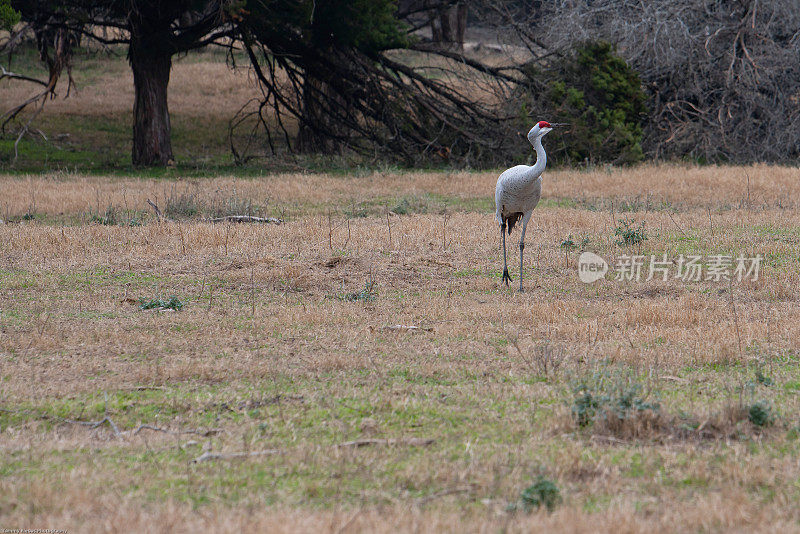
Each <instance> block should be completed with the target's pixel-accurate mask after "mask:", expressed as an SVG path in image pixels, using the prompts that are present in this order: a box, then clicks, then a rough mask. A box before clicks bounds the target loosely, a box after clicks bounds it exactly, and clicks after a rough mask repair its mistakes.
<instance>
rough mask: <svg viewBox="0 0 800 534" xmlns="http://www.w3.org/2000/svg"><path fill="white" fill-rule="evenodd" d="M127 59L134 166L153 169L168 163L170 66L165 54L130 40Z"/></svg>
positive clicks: (168, 58) (167, 56) (152, 47)
mask: <svg viewBox="0 0 800 534" xmlns="http://www.w3.org/2000/svg"><path fill="white" fill-rule="evenodd" d="M129 59H130V62H131V69H132V70H133V86H134V102H133V151H132V153H131V160H132V162H133V164H134V165H144V166H154V165H167V164H170V163H172V142H171V140H170V130H171V128H170V122H169V109H168V108H167V86H168V85H169V73H170V68H171V67H172V56H170V55H169V52H164V51H163V49H162V50H158V47H154V46H142V44H141V43H140V42H139V39H137V38H136V37H135V36H132V38H131V45H130V52H129Z"/></svg>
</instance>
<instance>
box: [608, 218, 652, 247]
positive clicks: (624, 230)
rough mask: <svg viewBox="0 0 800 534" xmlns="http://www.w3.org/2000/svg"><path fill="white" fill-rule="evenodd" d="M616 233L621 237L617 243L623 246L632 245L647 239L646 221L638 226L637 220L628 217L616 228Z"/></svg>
mask: <svg viewBox="0 0 800 534" xmlns="http://www.w3.org/2000/svg"><path fill="white" fill-rule="evenodd" d="M614 235H615V236H618V237H619V238H620V239H618V240H617V245H619V246H621V247H632V246H634V245H639V244H641V243H643V242H645V241H647V232H645V230H644V223H643V222H641V223H639V225H638V226H637V225H636V221H634V220H633V219H628V218H627V217H626V218H625V219H623V220H622V224H620V225H619V226H617V227H616V228H615V229H614Z"/></svg>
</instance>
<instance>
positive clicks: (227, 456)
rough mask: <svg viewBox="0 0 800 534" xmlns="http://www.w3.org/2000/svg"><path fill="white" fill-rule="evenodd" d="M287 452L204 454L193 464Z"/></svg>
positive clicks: (269, 450) (274, 450) (272, 450)
mask: <svg viewBox="0 0 800 534" xmlns="http://www.w3.org/2000/svg"><path fill="white" fill-rule="evenodd" d="M282 452H286V451H285V450H284V449H264V450H261V451H250V452H227V453H225V452H204V453H203V454H201V455H200V456H198V457H197V458H195V459H194V460H192V463H193V464H199V463H201V462H209V461H211V460H233V459H235V458H251V457H253V456H270V455H272V454H280V453H282Z"/></svg>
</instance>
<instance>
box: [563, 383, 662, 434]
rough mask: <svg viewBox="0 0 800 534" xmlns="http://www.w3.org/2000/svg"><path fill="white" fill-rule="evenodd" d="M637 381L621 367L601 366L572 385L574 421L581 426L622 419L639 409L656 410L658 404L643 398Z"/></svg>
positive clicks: (642, 410)
mask: <svg viewBox="0 0 800 534" xmlns="http://www.w3.org/2000/svg"><path fill="white" fill-rule="evenodd" d="M643 389H644V388H643V387H642V385H641V383H640V382H639V381H638V380H637V379H636V378H635V377H633V376H625V375H624V373H622V371H621V370H617V371H615V372H613V373H612V372H609V371H608V370H605V369H604V370H601V371H598V372H595V373H594V374H593V375H592V376H591V377H588V378H584V379H582V380H579V381H577V382H575V383H573V385H572V393H573V398H572V405H571V408H570V410H571V412H572V416H573V418H574V420H575V423H576V424H577V425H578V426H579V427H581V428H583V427H586V426H589V425H591V424H593V423H595V422H597V421H598V420H603V421H606V422H608V421H609V420H611V419H613V420H615V422H624V421H626V420H628V419H632V418H633V417H635V416H636V415H638V414H640V413H641V412H644V411H647V410H650V411H653V412H658V411H659V410H660V405H659V403H658V402H656V401H649V400H647V396H646V395H645V394H644V393H643Z"/></svg>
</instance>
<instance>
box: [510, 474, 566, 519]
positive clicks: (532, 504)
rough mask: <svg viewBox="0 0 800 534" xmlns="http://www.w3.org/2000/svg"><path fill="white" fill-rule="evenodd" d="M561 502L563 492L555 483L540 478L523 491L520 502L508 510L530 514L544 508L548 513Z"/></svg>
mask: <svg viewBox="0 0 800 534" xmlns="http://www.w3.org/2000/svg"><path fill="white" fill-rule="evenodd" d="M561 501H562V499H561V492H560V491H559V490H558V486H556V484H555V482H553V481H552V480H549V479H547V478H544V477H543V476H539V477H538V478H537V479H536V482H534V483H533V484H532V485H530V486H528V487H527V488H525V489H524V490H522V493H520V495H519V500H518V501H517V502H515V503H513V504H511V505H510V506H509V507H508V509H509V511H516V510H519V509H522V510H524V511H525V512H530V511H532V510H535V509H539V508H541V507H542V506H544V507H545V508H546V509H547V511H548V512H552V511H553V510H555V508H556V506H558V504H559V503H561Z"/></svg>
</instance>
